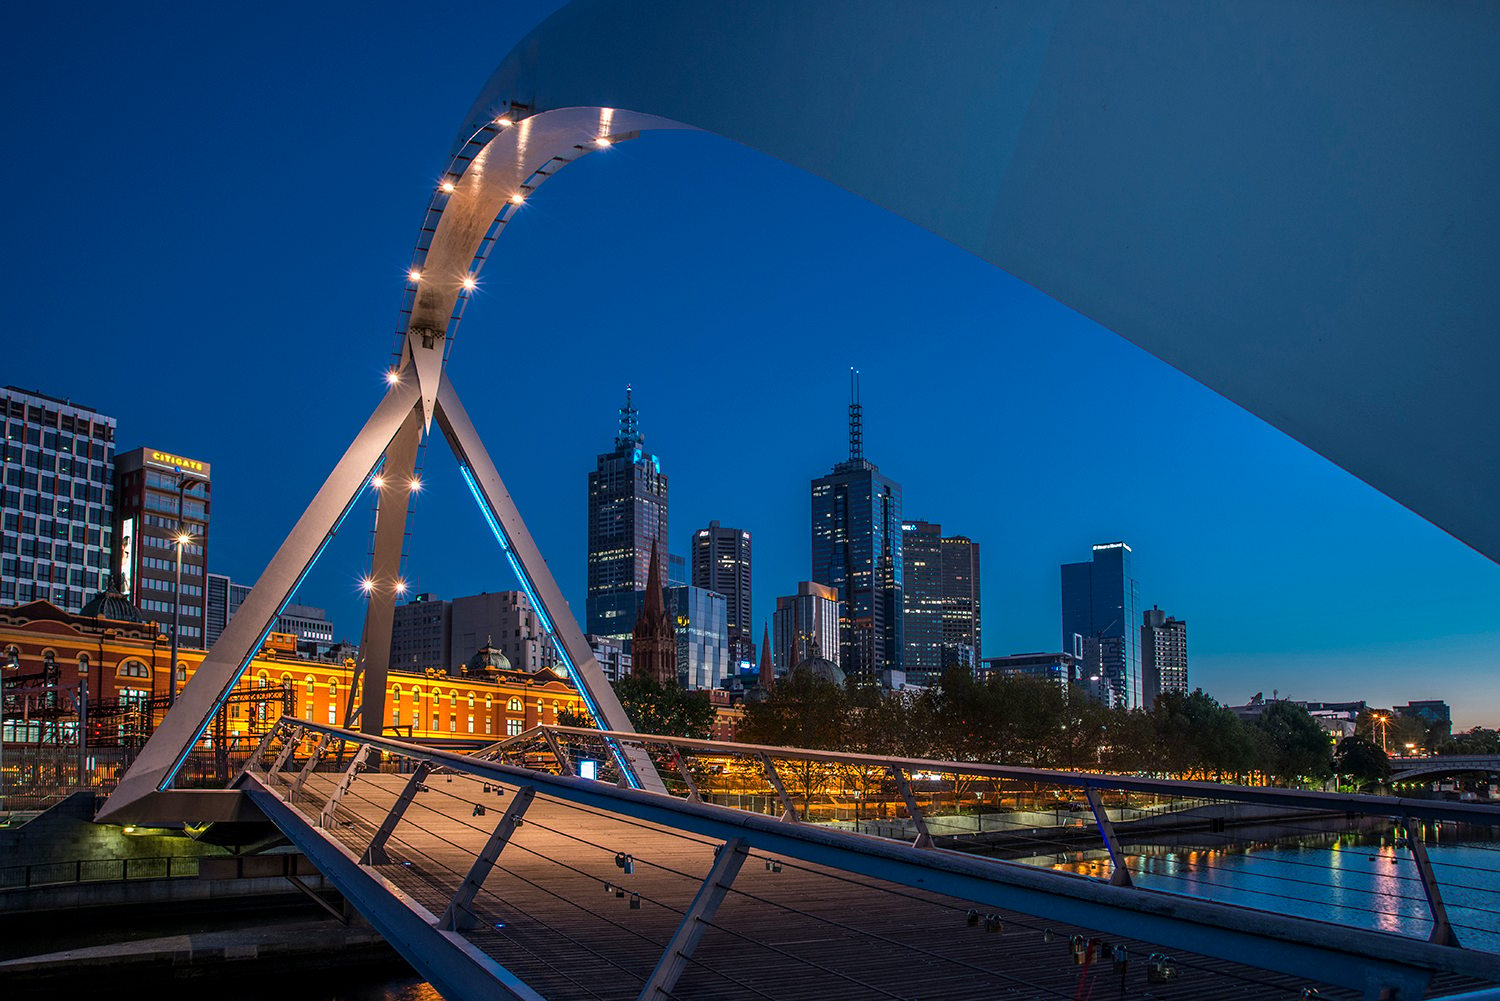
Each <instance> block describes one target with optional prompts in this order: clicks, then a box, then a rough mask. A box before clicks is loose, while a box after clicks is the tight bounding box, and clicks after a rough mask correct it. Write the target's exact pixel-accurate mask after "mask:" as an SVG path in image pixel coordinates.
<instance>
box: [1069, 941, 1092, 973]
mask: <svg viewBox="0 0 1500 1001" xmlns="http://www.w3.org/2000/svg"><path fill="white" fill-rule="evenodd" d="M1068 949H1069V950H1070V951H1071V952H1072V953H1073V965H1074V966H1082V965H1083V960H1084V956H1085V954H1086V953H1087V952H1088V943H1087V942H1085V941H1084V939H1083V936H1082V935H1074V936H1073V937H1072V938H1070V939H1068Z"/></svg>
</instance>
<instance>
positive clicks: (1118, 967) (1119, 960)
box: [1115, 945, 1130, 973]
mask: <svg viewBox="0 0 1500 1001" xmlns="http://www.w3.org/2000/svg"><path fill="white" fill-rule="evenodd" d="M1129 965H1130V950H1129V949H1126V948H1125V947H1124V946H1123V945H1117V946H1115V972H1116V973H1124V972H1125V969H1126V967H1128V966H1129Z"/></svg>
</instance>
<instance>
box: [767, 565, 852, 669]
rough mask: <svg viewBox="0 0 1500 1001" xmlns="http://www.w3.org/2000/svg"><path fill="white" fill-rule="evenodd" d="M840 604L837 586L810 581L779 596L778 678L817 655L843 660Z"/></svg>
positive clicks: (775, 628) (775, 633)
mask: <svg viewBox="0 0 1500 1001" xmlns="http://www.w3.org/2000/svg"><path fill="white" fill-rule="evenodd" d="M839 607H840V606H839V593H838V590H837V589H835V588H832V587H829V586H828V585H827V584H818V583H815V582H813V581H807V580H805V581H803V582H802V583H800V584H798V585H797V593H796V594H789V595H784V596H782V597H779V598H777V599H776V614H775V615H774V616H772V618H771V629H772V632H771V670H772V673H773V674H774V676H775V677H777V678H784V677H786V676H787V674H788V673H790V671H791V670H792V668H794V667H796V666H797V663H798V661H800V660H802V659H803V658H804V657H808V656H811V655H813V654H818V655H819V656H821V657H823V658H824V659H825V660H829V661H832V662H833V663H834V664H837V663H838V662H839V657H841V656H842V655H843V651H842V649H841V646H842V644H841V643H840V642H839V640H840V633H839ZM762 660H764V658H762ZM762 684H764V682H762Z"/></svg>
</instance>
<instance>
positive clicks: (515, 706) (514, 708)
mask: <svg viewBox="0 0 1500 1001" xmlns="http://www.w3.org/2000/svg"><path fill="white" fill-rule="evenodd" d="M505 708H507V709H509V710H510V711H511V712H513V713H518V712H520V711H521V700H520V699H518V698H516V697H515V696H511V699H510V701H509V702H507V703H505Z"/></svg>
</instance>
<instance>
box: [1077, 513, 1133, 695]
mask: <svg viewBox="0 0 1500 1001" xmlns="http://www.w3.org/2000/svg"><path fill="white" fill-rule="evenodd" d="M1139 604H1140V594H1139V589H1138V588H1137V586H1136V582H1135V577H1134V576H1133V575H1132V572H1131V565H1130V547H1129V546H1127V545H1126V544H1125V543H1123V542H1110V543H1105V544H1101V545H1097V546H1095V547H1094V558H1093V560H1092V562H1089V563H1064V564H1063V565H1062V634H1063V635H1062V638H1063V650H1064V651H1065V652H1067V653H1070V654H1072V655H1073V656H1074V657H1076V658H1077V659H1078V661H1079V663H1080V664H1081V665H1082V674H1083V678H1084V682H1085V684H1086V685H1087V686H1088V687H1089V693H1090V694H1091V695H1092V696H1093V697H1095V698H1097V699H1099V700H1100V701H1102V702H1107V703H1109V704H1110V705H1112V706H1118V707H1120V708H1125V709H1138V708H1140V706H1141V633H1140V630H1139V629H1138V628H1137V627H1136V621H1137V618H1136V616H1137V613H1136V607H1137V606H1138V605H1139Z"/></svg>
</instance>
